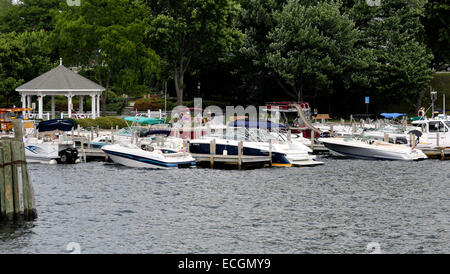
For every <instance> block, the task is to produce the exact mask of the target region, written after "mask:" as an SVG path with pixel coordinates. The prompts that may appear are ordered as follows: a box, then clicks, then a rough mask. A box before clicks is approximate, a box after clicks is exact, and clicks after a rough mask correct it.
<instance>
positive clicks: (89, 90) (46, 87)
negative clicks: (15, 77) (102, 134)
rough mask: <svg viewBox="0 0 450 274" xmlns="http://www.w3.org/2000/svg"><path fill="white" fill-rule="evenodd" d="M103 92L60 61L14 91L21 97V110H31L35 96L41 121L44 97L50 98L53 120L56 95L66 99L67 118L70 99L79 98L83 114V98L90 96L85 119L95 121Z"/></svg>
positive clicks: (70, 110)
mask: <svg viewBox="0 0 450 274" xmlns="http://www.w3.org/2000/svg"><path fill="white" fill-rule="evenodd" d="M105 90H106V89H105V88H104V87H102V86H100V85H98V84H96V83H94V82H93V81H91V80H89V79H87V78H85V77H83V76H81V75H79V74H77V73H75V72H73V71H72V70H70V69H68V68H66V67H65V66H63V64H62V59H61V60H60V64H59V66H57V67H56V68H54V69H52V70H50V71H48V72H46V73H44V74H42V75H41V76H39V77H37V78H34V79H33V80H31V81H29V82H27V83H25V84H23V85H21V86H20V87H18V88H16V91H18V92H19V93H20V94H21V96H22V107H23V108H25V107H27V108H31V107H32V104H31V101H32V100H31V99H32V96H37V99H38V118H39V119H43V112H44V111H43V107H44V106H43V105H44V100H43V99H44V97H45V96H51V98H52V109H51V117H52V119H55V96H56V95H64V96H66V97H67V98H68V117H69V118H72V110H73V105H72V97H74V96H80V98H79V99H80V100H79V102H80V104H79V113H81V114H84V111H83V96H85V95H86V96H91V98H92V111H91V115H86V117H87V116H91V117H92V118H93V119H95V118H96V117H99V116H100V95H101V94H102V92H103V91H105Z"/></svg>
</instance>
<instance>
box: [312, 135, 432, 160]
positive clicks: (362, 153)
mask: <svg viewBox="0 0 450 274" xmlns="http://www.w3.org/2000/svg"><path fill="white" fill-rule="evenodd" d="M319 140H320V141H322V142H323V144H324V145H325V147H326V148H328V149H329V150H331V151H333V152H334V153H337V154H338V155H343V156H347V157H352V158H358V159H369V160H392V161H394V160H395V161H397V160H400V161H413V160H423V159H426V156H425V154H423V153H422V152H421V151H410V152H407V149H403V150H398V151H395V150H388V149H380V148H377V147H376V146H374V147H370V145H365V144H363V145H355V144H354V143H352V142H348V143H346V142H345V141H337V142H336V141H334V140H325V139H319Z"/></svg>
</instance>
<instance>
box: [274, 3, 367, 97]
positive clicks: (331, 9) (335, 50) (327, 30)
mask: <svg viewBox="0 0 450 274" xmlns="http://www.w3.org/2000/svg"><path fill="white" fill-rule="evenodd" d="M340 7H341V5H340V3H339V2H334V1H329V2H328V1H320V2H318V3H317V4H314V5H303V4H302V3H301V1H298V0H289V1H288V2H287V3H286V5H284V7H283V9H282V10H281V11H278V12H276V13H275V19H276V26H275V27H274V28H273V30H272V31H270V32H269V34H268V38H269V40H270V41H271V43H270V45H269V51H268V53H267V62H266V66H267V67H268V68H271V69H272V70H273V71H275V72H276V73H277V74H278V75H279V76H280V77H281V78H282V79H283V80H284V82H285V83H287V86H284V84H282V82H281V81H280V85H281V86H282V87H283V90H284V91H285V92H286V93H288V94H289V95H291V97H293V98H295V99H296V100H298V101H301V100H302V99H303V95H304V92H309V93H315V94H317V93H318V92H320V91H323V92H327V93H329V92H330V91H331V87H332V85H333V81H334V79H337V80H339V81H347V82H348V83H347V85H346V86H347V87H348V86H349V85H351V83H352V81H356V80H358V81H362V82H367V81H368V80H367V79H366V78H364V77H362V74H359V75H357V74H356V67H357V66H361V64H358V62H357V61H358V60H357V59H356V57H357V58H363V59H364V56H363V55H362V54H358V53H359V51H358V48H357V47H356V44H357V42H358V39H359V36H358V32H357V30H356V28H355V24H354V22H353V21H352V20H351V19H350V18H349V17H348V16H347V15H346V14H341V12H340ZM357 76H358V77H357Z"/></svg>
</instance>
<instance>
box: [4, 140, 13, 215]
mask: <svg viewBox="0 0 450 274" xmlns="http://www.w3.org/2000/svg"><path fill="white" fill-rule="evenodd" d="M1 142H2V147H3V165H4V178H5V211H6V212H5V215H4V216H5V217H6V219H7V220H10V221H12V220H14V188H13V184H14V182H13V178H12V166H11V161H12V159H11V138H9V137H2V138H1Z"/></svg>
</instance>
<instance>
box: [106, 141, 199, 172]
mask: <svg viewBox="0 0 450 274" xmlns="http://www.w3.org/2000/svg"><path fill="white" fill-rule="evenodd" d="M102 150H103V151H104V152H105V153H106V154H107V155H108V157H109V158H110V159H111V160H112V161H113V162H114V163H117V164H121V165H124V166H128V167H136V168H154V169H170V168H183V167H195V165H196V163H195V160H194V159H193V158H192V157H190V156H180V157H168V158H167V159H166V157H160V156H158V155H155V154H152V153H150V152H149V153H146V152H145V151H142V150H141V149H127V148H125V149H121V148H120V146H118V145H106V146H103V147H102Z"/></svg>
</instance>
